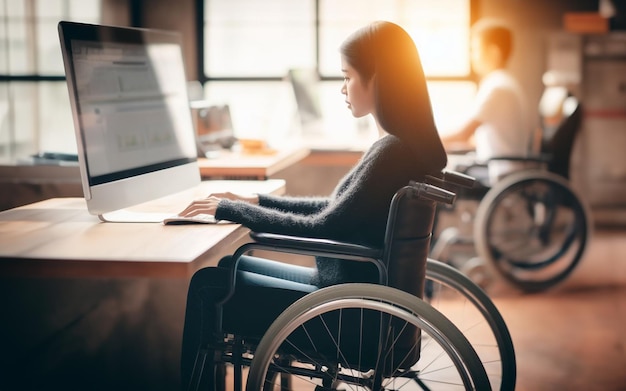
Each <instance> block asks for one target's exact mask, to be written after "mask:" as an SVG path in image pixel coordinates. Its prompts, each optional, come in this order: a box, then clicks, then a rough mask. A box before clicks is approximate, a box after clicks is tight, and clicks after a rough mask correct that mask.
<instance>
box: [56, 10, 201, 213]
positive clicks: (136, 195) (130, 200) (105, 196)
mask: <svg viewBox="0 0 626 391" xmlns="http://www.w3.org/2000/svg"><path fill="white" fill-rule="evenodd" d="M58 32H59V39H60V43H61V49H62V55H63V63H64V67H65V74H66V80H67V86H68V92H69V98H70V105H71V108H72V117H73V122H74V130H75V136H76V144H77V153H78V163H79V168H80V174H81V183H82V186H83V193H84V197H85V200H86V202H87V209H88V210H89V212H90V213H91V214H95V215H99V216H100V217H101V218H102V219H103V220H104V218H103V216H102V215H104V214H105V213H108V212H113V211H116V210H120V209H124V208H128V207H131V206H134V205H137V204H141V203H143V202H147V201H150V200H153V199H156V198H160V197H163V196H166V195H170V194H173V193H176V192H179V191H183V190H187V189H189V188H192V187H194V186H197V185H198V184H199V183H200V180H201V179H200V170H199V168H198V163H197V154H196V149H195V130H194V128H193V121H192V117H191V110H188V112H187V113H186V114H185V120H186V119H187V117H188V127H189V136H188V137H189V139H188V140H186V142H191V143H192V144H193V145H194V148H193V151H190V152H189V153H188V154H187V155H186V156H184V157H182V158H179V159H175V160H168V161H164V162H159V163H157V164H150V165H147V166H141V167H135V168H131V169H128V170H124V171H120V172H114V173H109V174H105V175H97V176H91V175H90V171H89V163H88V159H87V156H86V153H87V148H86V146H85V135H84V132H83V126H82V123H81V108H80V104H79V97H78V91H77V88H76V87H77V86H76V85H75V82H74V79H75V77H74V75H75V68H74V64H73V61H72V58H71V53H72V52H71V51H72V41H73V40H80V41H93V42H94V43H101V42H110V43H133V44H137V43H139V44H152V43H171V44H176V45H177V46H178V47H179V48H180V55H181V61H182V63H183V68H184V58H183V54H182V45H181V42H182V40H181V37H180V34H178V33H177V32H172V31H165V30H157V29H143V28H133V27H120V26H106V25H96V24H85V23H76V22H68V21H61V22H59V24H58ZM182 71H183V73H184V69H183V70H182ZM184 78H185V79H186V76H185V77H184ZM186 122H187V121H186Z"/></svg>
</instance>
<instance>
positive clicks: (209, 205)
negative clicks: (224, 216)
mask: <svg viewBox="0 0 626 391" xmlns="http://www.w3.org/2000/svg"><path fill="white" fill-rule="evenodd" d="M223 199H227V200H232V201H245V202H249V203H251V204H258V203H259V196H258V195H245V196H244V195H239V194H234V193H231V192H225V193H212V194H210V195H209V196H208V197H207V198H204V199H201V200H196V201H193V202H192V203H191V204H189V206H188V207H186V208H185V210H183V211H182V212H180V213H179V215H180V216H185V217H191V216H197V215H200V214H208V215H215V211H216V210H217V205H218V204H219V203H220V201H221V200H223Z"/></svg>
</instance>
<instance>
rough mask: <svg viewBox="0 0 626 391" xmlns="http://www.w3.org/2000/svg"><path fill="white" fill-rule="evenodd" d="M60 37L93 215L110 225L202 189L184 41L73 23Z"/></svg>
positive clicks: (160, 33) (155, 33)
mask: <svg viewBox="0 0 626 391" xmlns="http://www.w3.org/2000/svg"><path fill="white" fill-rule="evenodd" d="M58 30H59V38H60V41H61V49H62V53H63V61H64V66H65V75H66V78H67V85H68V89H69V96H70V102H71V107H72V112H73V118H74V127H75V133H76V141H77V147H78V162H79V166H80V173H81V179H82V185H83V192H84V195H85V200H86V201H87V208H88V210H89V212H90V213H92V214H95V215H98V216H99V217H100V218H101V220H103V221H111V219H107V217H106V216H105V214H107V213H109V212H114V211H118V210H120V209H124V208H129V207H131V206H134V205H137V204H140V203H143V202H146V201H149V200H153V199H156V198H159V197H163V196H166V195H169V194H173V193H175V192H179V191H182V190H185V189H189V188H192V187H194V186H197V185H198V184H199V183H200V172H199V169H198V164H197V150H196V140H195V132H194V128H193V124H192V118H191V112H190V108H189V101H188V98H187V84H186V77H185V69H184V63H183V57H182V50H181V44H180V36H179V35H178V34H177V33H174V32H166V31H161V30H152V29H137V28H128V27H114V26H102V25H92V24H82V23H73V22H66V21H62V22H60V23H59V25H58ZM161 218H162V216H160V215H158V214H156V215H154V216H152V217H151V216H148V215H146V216H142V218H141V221H144V220H145V221H159V220H161Z"/></svg>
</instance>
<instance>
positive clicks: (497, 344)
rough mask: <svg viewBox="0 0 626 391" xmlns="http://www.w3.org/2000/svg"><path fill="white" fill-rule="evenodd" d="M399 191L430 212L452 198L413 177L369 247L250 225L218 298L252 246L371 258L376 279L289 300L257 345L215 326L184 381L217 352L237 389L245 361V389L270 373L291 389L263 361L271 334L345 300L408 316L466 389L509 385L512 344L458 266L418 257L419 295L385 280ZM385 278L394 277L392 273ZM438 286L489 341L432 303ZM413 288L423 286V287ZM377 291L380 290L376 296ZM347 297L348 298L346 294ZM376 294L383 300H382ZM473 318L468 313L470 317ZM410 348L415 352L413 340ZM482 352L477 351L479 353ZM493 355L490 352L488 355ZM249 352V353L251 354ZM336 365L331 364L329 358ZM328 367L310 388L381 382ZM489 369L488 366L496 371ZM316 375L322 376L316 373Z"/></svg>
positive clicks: (270, 353) (269, 354) (412, 376)
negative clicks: (218, 336)
mask: <svg viewBox="0 0 626 391" xmlns="http://www.w3.org/2000/svg"><path fill="white" fill-rule="evenodd" d="M428 180H429V182H435V183H438V184H440V183H447V182H454V183H457V184H464V185H467V184H468V183H470V182H471V178H468V177H466V176H463V175H458V174H455V173H444V174H443V175H442V177H441V178H433V177H430V178H428ZM468 181H470V182H468ZM405 198H406V199H413V198H415V199H418V200H420V201H419V202H420V203H422V205H425V207H426V208H428V209H431V210H432V213H433V214H432V215H433V216H434V208H435V203H437V202H445V203H452V202H454V199H455V194H454V193H451V192H449V191H446V190H444V189H441V188H439V187H437V186H434V185H432V184H427V183H417V182H412V183H411V184H410V185H409V186H406V187H405V188H403V189H401V190H400V191H399V192H398V193H397V194H396V196H395V197H394V200H393V201H392V204H391V208H390V213H389V219H388V224H387V233H386V239H385V243H386V245H385V248H384V249H373V248H369V247H366V246H360V245H355V244H351V243H342V242H337V241H331V240H320V239H311V238H297V237H289V236H285V235H275V234H266V233H252V234H251V237H252V239H253V240H254V241H253V242H251V243H247V244H244V245H242V246H241V247H240V248H239V249H238V250H237V251H236V252H235V254H234V255H233V258H234V259H235V262H234V266H233V269H232V273H231V278H232V280H231V284H230V286H231V291H230V293H229V295H228V296H227V297H226V298H225V299H224V301H223V302H226V301H227V300H228V299H229V298H230V297H231V295H232V294H233V293H234V291H235V289H236V283H237V278H236V275H237V272H236V270H237V263H238V261H239V259H240V257H241V256H242V255H244V254H247V253H249V252H250V251H252V250H257V249H258V250H269V251H276V252H286V253H293V254H303V255H310V256H332V257H335V258H343V259H351V260H357V261H367V262H373V263H374V264H375V265H376V266H377V267H378V270H379V272H380V274H379V276H380V281H379V285H376V284H340V285H337V286H332V287H328V288H324V289H321V290H319V291H316V292H313V293H311V294H308V295H306V296H305V297H303V298H302V299H300V300H298V301H297V302H295V303H294V304H292V305H291V306H290V307H289V308H287V310H285V311H284V312H283V313H282V314H281V316H280V317H279V318H278V319H276V321H275V322H274V323H273V324H272V326H270V329H268V331H267V332H266V333H265V335H264V336H263V337H262V338H261V339H260V342H259V343H258V345H257V344H256V341H254V342H252V343H250V340H247V339H246V337H245V336H237V335H228V331H227V330H222V331H223V332H224V333H225V335H226V336H227V337H226V339H225V340H224V341H223V342H219V343H217V344H216V347H217V348H218V350H220V351H219V352H217V351H216V350H215V349H213V350H212V349H211V348H210V347H209V348H207V347H202V348H201V349H199V354H198V358H197V360H196V366H195V368H194V374H193V376H192V383H191V384H190V387H189V389H197V388H194V387H197V386H198V385H199V384H200V378H201V377H202V373H203V371H205V370H214V368H205V365H206V363H207V357H208V355H214V357H218V359H219V363H217V364H214V365H215V368H218V369H220V368H221V369H222V370H223V366H224V365H225V364H226V363H229V364H232V365H233V367H234V386H235V389H236V390H240V389H241V388H242V385H243V381H242V377H243V375H242V367H243V366H250V372H249V377H248V383H247V388H246V389H247V390H261V389H263V390H265V389H268V390H269V389H270V388H269V385H267V384H264V382H265V381H266V380H267V379H269V380H270V381H271V382H272V384H273V382H274V381H277V379H278V378H280V380H281V390H288V389H291V388H290V387H291V382H290V381H289V380H288V379H289V377H288V376H287V375H286V373H283V374H282V375H281V376H280V377H279V376H278V373H279V372H281V371H283V372H284V371H285V369H284V368H285V366H284V365H280V366H276V365H275V364H272V365H270V363H269V360H272V359H273V360H274V362H279V361H280V360H281V359H280V355H279V358H275V356H276V350H278V349H279V347H278V345H277V342H276V341H278V340H280V339H281V338H283V337H285V335H286V334H288V332H287V331H283V328H284V327H287V326H286V325H289V327H294V328H297V327H298V326H299V325H298V324H295V326H294V323H292V322H293V320H294V319H299V321H302V322H305V321H307V320H309V319H310V318H308V317H309V316H310V317H314V316H319V314H320V313H325V312H324V311H329V308H330V310H337V309H343V308H348V307H344V306H352V307H350V308H354V307H365V308H367V309H368V310H370V311H372V310H374V311H381V313H384V314H385V317H393V318H394V319H401V320H402V321H403V322H405V327H407V326H406V325H407V324H410V325H412V326H413V327H415V328H416V329H417V330H418V340H419V341H420V343H421V344H424V342H423V338H430V340H431V341H435V342H436V343H438V344H439V346H440V348H441V350H442V351H443V353H445V355H447V356H448V357H449V359H450V360H451V362H452V363H453V364H454V365H453V367H455V368H456V370H457V371H458V377H459V378H460V381H461V382H462V384H463V386H464V387H465V388H466V389H490V388H492V387H493V388H494V389H500V390H510V389H513V388H514V385H515V377H516V376H515V373H516V369H515V354H514V349H513V344H512V342H511V338H510V335H509V333H508V330H507V328H506V324H505V323H504V320H503V319H502V317H501V316H500V314H499V312H498V311H497V309H496V307H495V306H494V305H493V303H492V302H491V301H490V299H489V298H488V296H487V295H486V294H485V293H484V292H482V290H480V288H478V287H477V286H476V285H475V284H473V283H472V282H471V281H470V280H469V279H467V278H466V277H465V276H463V275H462V274H461V273H459V272H458V271H457V270H455V269H453V268H450V267H448V266H446V265H443V264H441V263H439V262H437V261H434V260H431V259H423V260H422V262H424V264H423V265H424V269H425V270H424V273H423V275H422V276H421V277H420V276H415V277H413V283H412V284H411V285H416V286H420V287H422V286H423V285H421V284H420V282H419V279H420V278H421V279H422V280H425V281H430V284H428V285H429V286H428V289H426V290H425V293H424V296H425V297H423V299H422V298H420V297H421V296H422V295H421V293H422V292H415V291H414V292H410V293H407V292H404V289H399V288H398V287H392V286H389V284H388V282H389V281H390V276H389V273H388V266H389V262H393V261H395V259H394V256H395V253H394V250H393V249H392V246H391V244H393V242H394V237H393V231H394V230H393V228H394V227H395V225H396V218H398V214H399V213H398V208H399V206H398V205H399V204H400V202H401V201H402V200H403V199H405ZM431 231H432V220H431V224H429V225H428V233H427V235H426V237H425V238H420V239H426V240H425V241H424V240H422V243H421V244H420V245H421V246H423V245H426V247H428V244H429V242H430V235H431ZM418 257H419V255H418ZM424 258H425V257H424ZM414 261H415V262H418V263H419V259H415V260H414ZM391 280H395V279H394V278H392V279H391ZM396 282H397V281H396ZM405 283H406V282H405ZM434 284H436V285H437V287H438V288H439V289H433V286H432V285H434ZM392 285H393V284H392ZM442 287H443V288H444V289H447V290H449V291H451V292H453V293H454V294H456V295H458V296H460V297H461V298H462V300H464V301H465V302H467V303H470V304H471V305H470V306H471V307H473V308H475V309H476V312H477V313H478V314H479V315H478V316H479V317H480V319H481V323H482V324H484V325H485V326H484V327H485V329H486V330H487V331H488V333H490V334H491V341H492V342H491V344H490V346H489V350H490V351H488V352H485V351H483V352H480V351H478V350H479V346H480V345H479V344H480V342H476V341H471V340H470V339H468V338H467V337H466V336H464V334H463V333H464V332H468V331H469V330H470V329H471V327H473V326H469V325H463V324H459V321H458V319H457V320H456V322H457V323H454V322H452V321H451V320H450V319H448V318H447V317H446V312H445V311H446V309H445V305H441V306H439V304H437V303H438V302H437V300H440V299H441V298H442V297H443V296H446V298H444V299H442V300H441V302H446V300H447V295H443V294H441V290H440V289H441V288H442ZM420 289H421V290H423V289H422V288H420ZM411 290H413V288H412V287H409V291H411ZM371 292H377V294H378V296H375V295H374V296H372V295H371ZM381 295H382V297H380V296H381ZM346 297H347V298H348V299H346ZM381 301H383V302H385V303H386V304H384V305H381V304H380V302H381ZM303 303H304V304H303ZM376 303H378V304H376ZM463 307H466V306H463ZM439 309H441V310H442V311H440V310H439ZM311 314H313V315H311ZM381 316H382V315H381ZM462 321H463V319H462V317H461V322H462ZM472 322H474V321H473V320H472ZM218 323H220V326H221V316H218ZM296 323H297V322H296ZM220 330H221V328H220ZM419 331H422V332H424V333H425V335H423V337H419V335H421V333H420V332H419ZM382 332H383V328H382V327H381V329H380V333H382ZM277 336H278V337H277ZM381 340H382V334H381ZM260 349H263V350H260ZM414 349H415V350H417V351H419V352H420V354H421V349H420V347H419V346H418V347H417V348H414ZM259 353H262V354H259ZM481 353H483V354H482V355H481ZM494 355H495V356H496V357H497V359H495V360H494ZM250 356H252V357H253V358H250ZM438 356H441V355H438ZM289 360H291V358H289ZM289 360H287V361H289ZM494 363H495V365H494ZM283 364H284V363H283ZM335 365H337V364H336V363H335ZM315 367H316V368H315V370H314V371H313V372H311V371H304V372H303V373H305V374H306V375H307V376H311V377H315V375H316V374H319V373H320V372H317V370H318V367H319V369H321V368H324V367H325V368H326V371H329V368H332V367H333V366H332V365H328V366H325V365H317V366H315ZM489 367H491V368H489ZM259 368H260V369H259ZM488 370H489V372H490V373H489V374H488V373H487V371H488ZM268 371H269V372H268ZM299 371H300V370H299ZM333 373H334V376H336V377H334V378H332V379H331V380H328V379H326V380H324V382H323V384H322V385H318V386H316V388H315V389H316V390H331V389H336V388H331V387H335V386H336V385H337V382H340V381H348V382H350V383H352V384H359V386H360V387H364V388H365V389H372V390H379V389H380V390H383V388H382V387H383V383H382V377H381V375H375V376H373V377H371V378H370V377H368V376H369V375H367V374H363V373H360V372H359V375H358V376H357V377H355V376H352V375H345V374H341V373H340V372H339V371H337V372H333ZM422 373H423V372H421V373H420V372H418V371H413V370H411V369H410V368H402V373H401V374H400V375H399V376H398V378H402V379H408V380H409V381H411V380H412V381H414V382H415V383H416V384H417V385H418V386H423V387H425V385H424V384H423V383H421V382H422V381H423V379H420V375H421V374H422ZM493 373H495V375H494V374H493ZM387 375H389V374H387ZM251 376H252V377H251ZM319 376H321V377H323V376H322V374H320V375H319ZM383 377H384V376H383ZM394 379H395V378H394ZM215 386H216V387H217V388H216V389H220V387H223V384H222V385H215ZM261 387H263V388H261ZM385 389H386V388H385ZM426 389H428V388H426Z"/></svg>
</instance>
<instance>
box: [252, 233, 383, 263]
mask: <svg viewBox="0 0 626 391" xmlns="http://www.w3.org/2000/svg"><path fill="white" fill-rule="evenodd" d="M250 237H251V238H252V239H254V241H255V242H256V243H258V244H262V245H266V246H271V247H273V248H276V249H280V248H283V249H290V250H300V251H303V252H304V251H306V252H313V253H319V255H324V254H329V255H334V256H338V255H341V254H344V255H351V256H357V257H363V258H372V259H377V258H380V257H381V255H382V251H381V250H380V249H376V248H371V247H367V246H362V245H359V244H354V243H347V242H339V241H336V240H329V239H318V238H306V237H299V236H290V235H279V234H272V233H266V232H251V233H250Z"/></svg>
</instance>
